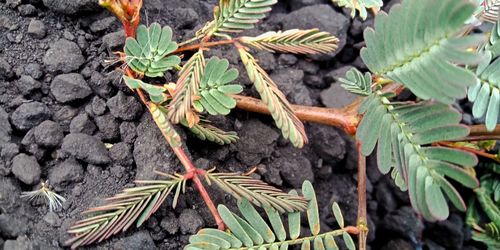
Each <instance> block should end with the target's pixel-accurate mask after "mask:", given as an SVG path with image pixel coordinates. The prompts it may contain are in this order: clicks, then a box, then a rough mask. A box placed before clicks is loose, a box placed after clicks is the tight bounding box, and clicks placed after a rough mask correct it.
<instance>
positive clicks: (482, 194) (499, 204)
mask: <svg viewBox="0 0 500 250" xmlns="http://www.w3.org/2000/svg"><path fill="white" fill-rule="evenodd" d="M474 191H475V193H476V199H472V201H471V202H470V204H469V209H468V210H467V218H466V222H467V224H469V225H470V226H471V227H472V229H474V231H473V233H472V238H473V239H474V240H476V241H480V242H483V243H484V244H486V245H487V246H488V249H499V248H500V230H499V229H500V176H499V175H498V174H497V173H490V174H486V175H484V176H483V177H482V178H481V187H480V188H478V189H476V190H474ZM476 204H477V205H476ZM479 208H481V211H482V212H483V213H484V214H486V217H484V216H481V214H479ZM485 219H487V220H488V221H490V222H489V223H484V228H481V226H480V224H481V222H482V221H484V220H485Z"/></svg>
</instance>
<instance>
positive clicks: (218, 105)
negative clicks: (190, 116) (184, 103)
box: [193, 57, 243, 115]
mask: <svg viewBox="0 0 500 250" xmlns="http://www.w3.org/2000/svg"><path fill="white" fill-rule="evenodd" d="M228 67H229V62H228V61H227V59H219V58H218V57H212V58H211V59H210V60H208V62H207V64H206V67H205V70H204V72H203V76H202V77H201V80H200V86H199V89H198V92H197V94H198V96H199V98H198V99H197V100H195V101H194V103H193V106H194V108H195V109H196V110H197V111H198V112H203V111H204V110H206V111H207V112H208V113H209V114H211V115H227V114H229V112H230V111H231V109H233V108H234V107H236V100H234V98H233V97H231V95H232V94H238V93H240V92H241V91H243V88H242V87H241V86H240V85H238V84H229V83H231V82H233V81H234V80H236V78H238V70H236V69H230V70H227V69H228Z"/></svg>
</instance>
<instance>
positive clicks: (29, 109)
mask: <svg viewBox="0 0 500 250" xmlns="http://www.w3.org/2000/svg"><path fill="white" fill-rule="evenodd" d="M51 115H52V112H51V111H50V110H49V108H48V107H47V105H45V104H43V103H41V102H30V103H23V104H21V105H20V106H19V107H18V108H17V109H16V110H14V112H12V115H11V116H10V121H11V123H12V125H13V126H14V128H16V129H18V130H21V131H28V130H30V129H31V128H33V127H35V126H37V125H38V124H40V123H42V122H43V121H45V120H47V119H49V118H50V116H51Z"/></svg>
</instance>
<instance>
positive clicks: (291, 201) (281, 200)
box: [205, 170, 307, 213]
mask: <svg viewBox="0 0 500 250" xmlns="http://www.w3.org/2000/svg"><path fill="white" fill-rule="evenodd" d="M212 171H213V170H211V171H208V172H207V174H206V175H205V179H206V181H207V182H208V183H209V184H212V183H214V184H216V185H217V186H218V187H220V188H221V189H223V190H224V191H226V192H227V193H229V194H231V195H232V196H234V197H235V198H236V199H238V200H241V199H246V200H248V201H250V202H252V203H253V204H255V205H256V206H259V207H266V206H267V207H271V208H273V209H276V210H277V211H279V212H280V213H286V212H288V213H291V212H297V211H303V210H305V209H306V208H307V200H306V199H304V198H303V197H300V196H297V195H291V194H287V193H284V192H283V191H281V190H279V189H277V188H275V187H272V186H269V185H268V184H267V183H265V182H263V181H261V180H256V179H253V178H251V177H250V176H244V175H239V174H236V173H213V172H212Z"/></svg>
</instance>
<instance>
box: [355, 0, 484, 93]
mask: <svg viewBox="0 0 500 250" xmlns="http://www.w3.org/2000/svg"><path fill="white" fill-rule="evenodd" d="M474 10H475V6H474V5H473V4H472V3H471V2H470V1H468V0H442V1H437V2H436V1H434V0H421V1H404V2H403V3H402V4H401V5H395V6H394V7H393V8H392V9H391V11H390V14H389V15H387V14H385V13H379V14H378V15H377V16H376V18H375V29H374V30H373V29H371V28H369V29H366V30H365V32H364V38H365V41H366V46H367V47H366V48H363V49H362V50H361V57H362V59H363V61H364V62H365V64H366V65H367V66H368V68H369V69H370V70H371V71H372V72H374V73H377V74H379V75H383V76H385V77H387V78H390V79H392V80H394V81H396V82H400V83H402V84H403V85H405V87H407V88H409V89H410V90H411V91H412V92H413V93H414V94H415V95H416V96H418V97H420V98H422V99H425V100H427V99H431V98H432V99H436V100H438V101H440V102H443V103H452V102H453V101H454V100H456V99H460V98H463V97H465V93H466V92H465V88H466V87H470V86H473V85H474V84H475V83H476V81H477V78H476V77H475V76H474V74H472V73H471V72H470V71H468V70H466V69H463V68H461V67H458V66H456V64H467V65H471V64H476V63H479V62H480V61H481V60H483V56H481V55H480V54H473V53H471V52H467V51H466V49H467V48H469V47H475V46H477V45H478V44H479V43H480V42H481V39H480V38H479V37H477V36H473V37H472V38H470V37H458V38H457V37H454V36H453V35H454V34H455V33H456V32H457V31H458V30H459V29H460V28H461V27H462V26H463V24H464V22H465V21H466V20H467V19H468V18H469V17H470V16H471V15H472V13H473V12H474ZM421 20H425V21H421ZM436 83H438V84H436Z"/></svg>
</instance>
